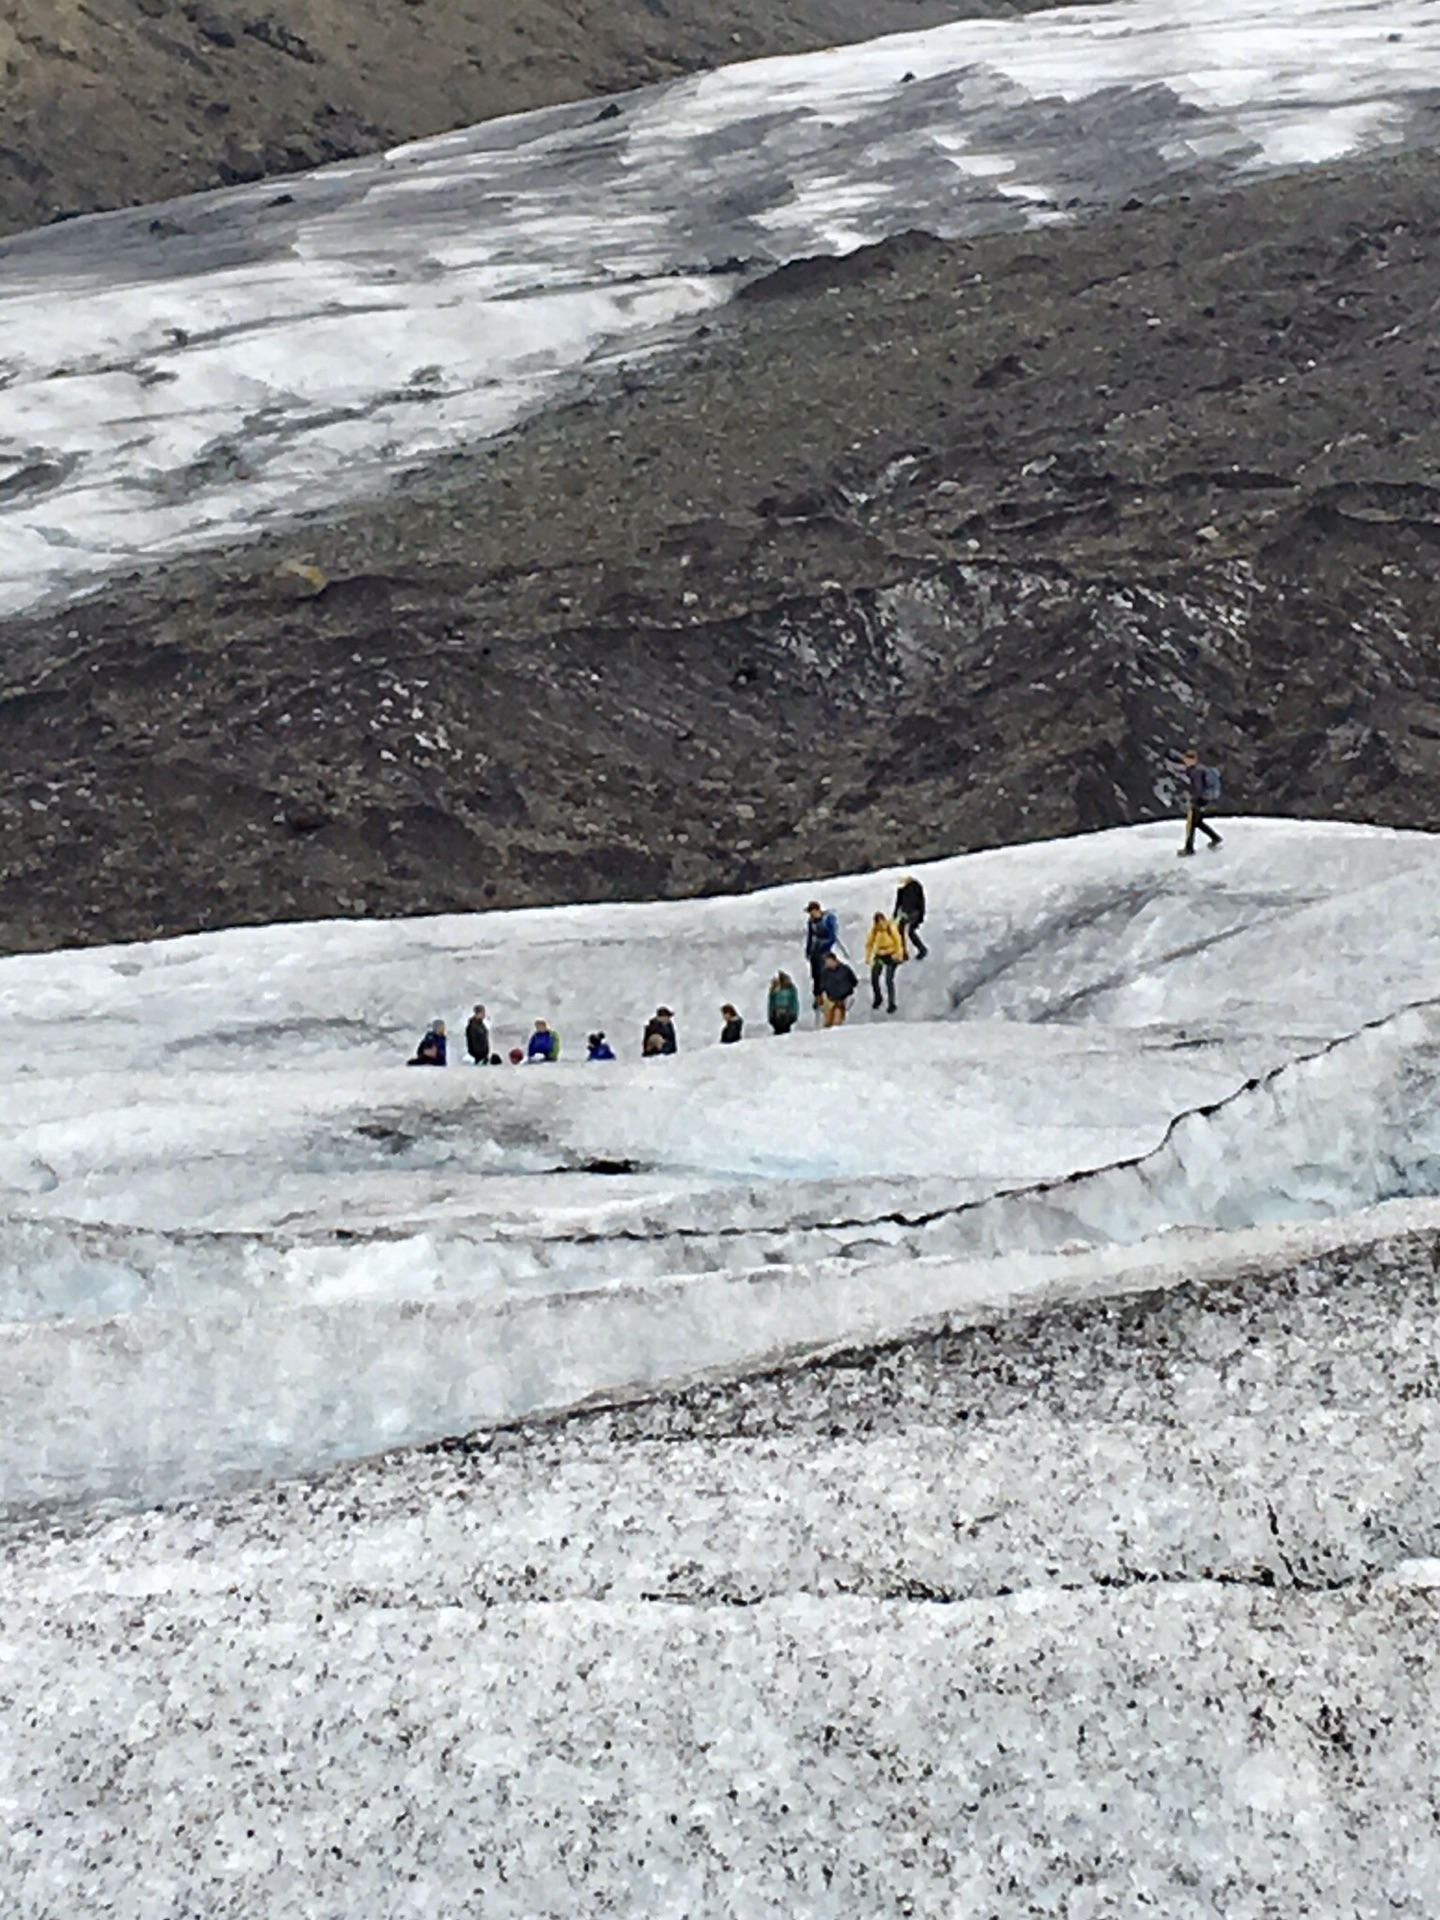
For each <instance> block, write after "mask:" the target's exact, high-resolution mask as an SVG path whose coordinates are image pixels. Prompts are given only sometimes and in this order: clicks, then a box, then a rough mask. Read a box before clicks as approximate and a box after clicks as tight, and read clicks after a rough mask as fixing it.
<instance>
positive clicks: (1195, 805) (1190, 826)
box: [1184, 800, 1220, 853]
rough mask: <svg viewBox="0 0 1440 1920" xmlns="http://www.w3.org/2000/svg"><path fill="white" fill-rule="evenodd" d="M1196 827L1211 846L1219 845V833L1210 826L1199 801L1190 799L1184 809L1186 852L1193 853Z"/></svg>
mask: <svg viewBox="0 0 1440 1920" xmlns="http://www.w3.org/2000/svg"><path fill="white" fill-rule="evenodd" d="M1197 828H1198V829H1199V831H1200V832H1201V833H1203V834H1204V836H1205V838H1206V839H1207V840H1208V841H1209V842H1210V844H1211V846H1212V847H1218V846H1219V844H1220V836H1219V834H1218V833H1217V832H1216V831H1215V829H1214V828H1213V827H1212V826H1211V824H1210V822H1209V821H1208V820H1207V819H1206V818H1205V815H1204V814H1203V812H1202V811H1201V809H1200V803H1199V801H1198V800H1192V801H1191V802H1190V805H1189V806H1188V807H1187V808H1186V811H1185V847H1184V851H1185V852H1186V853H1193V852H1194V851H1195V833H1196V829H1197Z"/></svg>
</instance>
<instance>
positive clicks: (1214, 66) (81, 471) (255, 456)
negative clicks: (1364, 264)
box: [0, 0, 1440, 612]
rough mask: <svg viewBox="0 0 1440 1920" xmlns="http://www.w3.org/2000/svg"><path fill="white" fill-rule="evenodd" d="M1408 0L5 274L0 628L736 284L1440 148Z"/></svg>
mask: <svg viewBox="0 0 1440 1920" xmlns="http://www.w3.org/2000/svg"><path fill="white" fill-rule="evenodd" d="M1437 85H1440V22H1437V20H1436V18H1435V14H1434V8H1433V7H1431V6H1429V5H1427V4H1426V0H1326V3H1325V4H1322V5H1319V6H1316V5H1314V4H1311V3H1310V0H1212V4H1210V5H1209V6H1208V7H1207V8H1206V9H1205V14H1204V19H1203V21H1197V20H1195V19H1194V18H1192V17H1191V15H1190V13H1188V12H1186V11H1185V10H1180V11H1179V12H1177V9H1176V8H1175V7H1174V6H1173V5H1171V4H1168V0H1167V3H1165V4H1162V0H1113V3H1112V4H1110V5H1107V6H1104V7H1096V8H1082V7H1075V8H1067V9H1061V10H1058V11H1056V12H1054V13H1048V14H1047V13H1040V14H1031V15H1028V16H1026V17H1025V18H1023V19H1019V20H979V21H977V20H966V21H962V22H960V23H958V24H956V25H954V26H950V27H942V28H934V29H930V30H928V31H926V32H923V33H913V34H905V35H896V36H892V37H890V38H887V39H883V40H879V41H874V42H871V43H869V44H868V45H864V46H858V47H844V48H838V49H834V50H832V51H829V52H823V53H818V54H809V55H802V56H798V57H792V58H785V59H774V60H765V61H758V62H754V63H750V64H746V65H743V66H738V67H734V68H730V69H725V70H722V71H720V72H717V73H712V74H708V75H704V76H701V77H699V78H696V79H692V80H687V81H683V82H679V83H676V84H673V85H668V86H663V87H659V88H654V89H650V90H647V91H645V92H642V93H637V94H634V95H631V96H628V97H627V98H626V99H625V101H624V103H623V111H622V112H621V113H620V114H619V116H618V117H614V118H610V119H606V120H598V119H597V117H596V110H595V107H594V105H593V103H588V104H584V105H579V106H573V107H562V108H557V109H553V110H547V111H544V112H541V113H534V114H528V115H524V116H520V117H517V118H514V119H511V120H506V121H501V122H499V123H495V124H490V125H486V126H483V127H479V128H476V129H473V130H471V131H468V132H463V133H458V134H453V135H448V136H446V137H444V138H441V139H436V140H429V141H425V142H421V143H419V144H417V145H414V146H409V147H405V148H402V149H400V150H398V151H396V152H394V153H392V154H389V155H385V156H380V157H377V158H374V159H368V160H362V161H357V162H353V163H348V162H347V163H345V164H342V165H339V166H335V167H330V168H327V169H324V170H322V171H320V172H318V173H314V174H311V175H302V176H287V178H286V179H285V181H284V183H283V191H277V186H276V183H274V182H260V183H258V184H256V185H254V186H246V187H239V188H234V189H227V190H225V191H223V192H220V193H213V194H208V195H201V196H197V197H194V198H192V199H188V200H184V201H179V202H175V203H173V204H170V205H167V206H165V207H163V208H147V209H145V210H143V211H141V212H139V213H134V212H126V213H118V214H113V215H105V216H100V217H97V218H94V219H90V220H83V221H76V222H73V223H70V224H68V225H66V226H65V227H63V228H60V229H53V230H46V231H44V232H42V233H39V234H36V235H30V236H25V237H23V238H21V239H18V240H14V241H10V242H8V243H7V244H6V245H4V246H3V247H0V333H3V338H4V348H3V355H0V612H4V611H10V610H14V609H17V608H20V607H24V606H28V605H31V604H33V603H34V602H36V601H37V600H39V599H41V598H43V597H44V596H46V595H47V594H50V595H64V594H66V593H70V592H74V591H75V590H77V589H78V588H82V587H84V586H85V585H86V584H87V582H93V581H95V580H96V579H98V578H100V577H102V576H103V575H104V574H106V573H107V572H113V571H115V570H116V569H123V568H126V567H129V566H133V565H134V564H135V563H136V562H137V561H138V560H142V559H145V558H147V557H154V556H159V555H163V554H168V553H174V552H177V551H180V550H183V549H186V548H188V547H193V546H194V545H196V544H197V543H200V542H204V541H211V540H217V539H223V538H226V537H235V536H238V535H243V534H248V533H253V532H256V531H259V530H263V528H264V527H265V526H266V525H268V524H272V523H273V522H274V521H275V520H276V518H277V517H282V516H286V515H294V514H297V513H310V512H315V511H319V510H323V509H325V508H326V507H330V506H333V505H334V504H335V503H336V502H338V501H340V500H343V499H346V498H350V497H354V496H355V495H357V494H362V493H368V492H374V491H376V490H378V489H379V488H381V487H383V486H385V485H387V484H389V483H390V482H391V481H392V480H393V479H394V478H395V476H396V474H397V472H398V471H401V470H404V469H405V468H409V467H414V466H415V465H417V464H418V463H420V462H423V461H425V460H428V459H432V458H434V457H435V456H436V455H439V454H443V453H445V452H447V451H448V450H452V449H454V448H456V447H459V446H464V445H466V444H469V443H473V442H474V441H476V440H478V439H480V438H482V437H483V436H485V435H487V434H492V433H495V432H497V431H499V430H501V429H503V428H505V427H507V426H509V425H511V424H512V423H513V422H514V421H515V420H516V419H517V418H519V417H520V416H521V415H522V414H523V413H525V412H526V411H527V410H529V409H531V408H533V407H535V406H537V405H540V404H543V403H545V401H546V400H548V399H551V398H553V397H555V395H556V394H557V393H558V392H561V391H563V383H564V381H565V380H566V379H567V378H568V377H569V376H571V375H573V374H574V372H575V371H576V370H577V369H578V368H580V367H581V366H583V365H585V364H587V363H591V364H596V365H598V366H601V367H605V366H609V367H611V368H612V369H613V367H614V365H615V363H616V360H617V357H619V356H623V355H629V356H630V357H632V358H634V357H638V356H641V355H643V354H645V353H646V352H648V351H650V350H651V349H653V347H654V346H656V345H657V344H658V343H660V342H662V341H664V340H666V339H669V338H671V337H673V335H674V330H675V328H676V327H677V326H678V325H679V324H680V323H681V322H683V321H685V320H687V319H689V318H692V317H694V316H695V315H697V314H700V313H702V312H704V311H705V310H707V309H708V308H710V307H712V306H714V305H715V304H716V303H717V302H719V301H722V300H724V299H725V298H727V297H728V295H729V294H730V293H731V292H733V291H734V289H735V288H736V287H737V286H738V285H740V284H741V283H742V281H743V279H744V278H745V277H746V276H747V275H750V274H753V273H755V272H756V271H759V270H763V269H764V268H766V267H768V266H770V265H773V264H775V263H777V262H781V261H785V260H790V259H794V258H796V257H798V256H804V255H808V254H814V253H820V252H835V251H843V250H846V249H849V248H853V247H856V246H858V245H861V244H863V243H865V242H869V241H875V240H879V239H883V238H884V237H885V236H886V235H888V234H891V233H894V232H897V231H900V230H903V229H908V228H915V227H923V228H926V229H929V230H931V231H934V232H939V233H946V234H954V233H964V232H976V231H982V230H985V229H992V228H996V227H1014V226H1020V225H1024V224H1027V223H1036V222H1043V221H1047V220H1055V219H1059V218H1064V217H1066V215H1067V213H1071V212H1074V211H1076V210H1081V209H1085V208H1094V207H1106V206H1115V205H1118V204H1120V203H1122V202H1123V201H1124V200H1126V199H1127V198H1128V197H1130V196H1132V195H1134V194H1142V195H1151V194H1154V193H1157V192H1163V191H1165V190H1166V189H1168V188H1175V187H1178V186H1180V185H1181V184H1187V185H1192V186H1193V185H1202V186H1203V185H1205V184H1207V183H1213V182H1215V181H1217V180H1224V179H1230V178H1234V177H1235V176H1236V175H1237V173H1243V172H1244V171H1246V170H1250V169H1254V168H1256V167H1266V166H1268V167H1275V166H1294V165H1313V164H1322V163H1324V162H1327V161H1332V160H1335V159H1337V158H1340V157H1342V156H1344V155H1347V154H1351V153H1354V152H1357V151H1363V150H1367V149H1371V148H1374V147H1376V146H1379V145H1385V144H1396V143H1400V142H1402V141H1405V140H1416V141H1423V140H1427V139H1432V138H1433V113H1432V100H1433V95H1434V92H1435V89H1436V87H1437Z"/></svg>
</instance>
